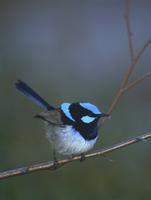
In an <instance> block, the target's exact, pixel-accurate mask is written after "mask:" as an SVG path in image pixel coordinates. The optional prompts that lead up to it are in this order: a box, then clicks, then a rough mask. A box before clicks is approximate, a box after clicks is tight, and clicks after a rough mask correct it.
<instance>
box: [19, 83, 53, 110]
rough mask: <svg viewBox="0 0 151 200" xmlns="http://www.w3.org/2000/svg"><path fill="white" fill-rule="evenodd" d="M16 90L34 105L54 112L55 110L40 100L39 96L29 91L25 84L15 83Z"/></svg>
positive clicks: (31, 90)
mask: <svg viewBox="0 0 151 200" xmlns="http://www.w3.org/2000/svg"><path fill="white" fill-rule="evenodd" d="M15 85H16V88H17V89H18V90H19V91H20V92H22V93H23V94H24V95H25V96H26V97H28V98H29V99H30V100H31V101H33V102H34V103H36V104H37V105H38V106H40V107H42V108H44V109H46V110H54V109H55V108H54V107H52V106H50V105H49V104H48V103H47V102H46V101H45V100H44V99H42V98H41V97H40V96H39V94H37V93H36V92H35V91H34V90H33V89H31V88H30V87H29V86H28V85H27V84H26V83H25V82H23V81H21V80H18V81H17V82H16V84H15Z"/></svg>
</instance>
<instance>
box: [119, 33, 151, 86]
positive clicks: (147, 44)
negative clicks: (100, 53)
mask: <svg viewBox="0 0 151 200" xmlns="http://www.w3.org/2000/svg"><path fill="white" fill-rule="evenodd" d="M150 44H151V37H150V38H149V39H148V40H147V41H146V42H145V44H144V45H143V47H142V48H141V49H140V50H139V52H138V54H137V55H136V57H135V58H134V60H133V62H132V63H131V64H130V65H129V66H128V68H127V72H126V74H125V75H124V78H123V81H122V83H121V87H120V88H123V87H125V86H126V84H127V83H128V80H129V77H130V75H131V74H132V72H133V70H134V67H135V66H136V64H137V63H138V61H139V59H140V58H141V56H142V55H143V53H144V51H145V50H146V48H147V47H148V46H149V45H150Z"/></svg>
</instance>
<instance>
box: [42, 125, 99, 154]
mask: <svg viewBox="0 0 151 200" xmlns="http://www.w3.org/2000/svg"><path fill="white" fill-rule="evenodd" d="M46 130H47V132H46V135H47V138H48V140H49V141H50V142H51V143H52V146H53V148H54V149H55V150H56V151H57V152H58V153H60V154H63V155H79V154H82V153H85V152H87V151H89V150H90V149H91V148H93V146H94V144H95V143H96V140H97V138H95V139H93V140H85V139H84V138H83V137H82V136H81V135H80V134H79V133H78V132H77V131H76V130H74V129H73V128H72V126H65V127H56V126H52V125H50V124H49V125H48V124H47V127H46Z"/></svg>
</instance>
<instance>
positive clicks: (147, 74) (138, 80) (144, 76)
mask: <svg viewBox="0 0 151 200" xmlns="http://www.w3.org/2000/svg"><path fill="white" fill-rule="evenodd" d="M150 76H151V72H147V73H146V74H144V75H142V76H141V77H139V78H138V79H136V80H134V81H132V82H131V83H129V84H128V85H127V86H126V87H125V88H123V89H122V93H125V92H126V91H128V90H130V89H132V88H133V87H135V86H137V85H138V84H140V83H141V82H142V81H144V80H145V79H146V78H148V77H150Z"/></svg>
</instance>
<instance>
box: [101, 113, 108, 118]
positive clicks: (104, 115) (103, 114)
mask: <svg viewBox="0 0 151 200" xmlns="http://www.w3.org/2000/svg"><path fill="white" fill-rule="evenodd" d="M104 117H107V118H110V117H111V115H109V114H106V113H101V114H100V115H99V118H104Z"/></svg>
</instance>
